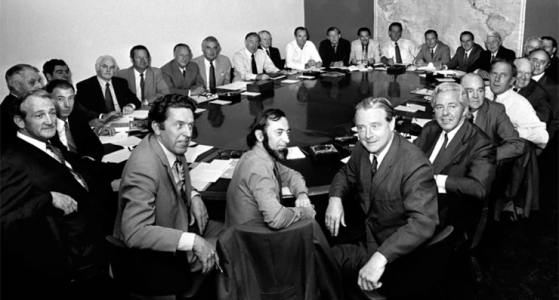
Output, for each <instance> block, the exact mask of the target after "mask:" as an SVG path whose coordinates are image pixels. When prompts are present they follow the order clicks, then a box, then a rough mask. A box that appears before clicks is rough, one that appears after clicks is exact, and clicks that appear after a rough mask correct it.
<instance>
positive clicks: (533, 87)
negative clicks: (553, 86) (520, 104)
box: [518, 79, 553, 126]
mask: <svg viewBox="0 0 559 300" xmlns="http://www.w3.org/2000/svg"><path fill="white" fill-rule="evenodd" d="M518 94H519V95H520V96H523V97H524V98H526V99H527V100H528V102H530V104H532V107H533V108H534V110H535V111H536V115H537V116H538V118H539V119H540V121H542V122H544V123H545V124H547V125H548V126H549V123H550V121H551V118H552V116H553V114H552V112H551V105H550V104H549V94H548V93H547V92H546V91H545V90H544V89H543V88H542V87H541V86H540V85H539V84H538V83H537V82H536V81H534V80H533V79H532V80H530V83H528V85H527V86H526V87H524V88H522V89H520V90H519V91H518Z"/></svg>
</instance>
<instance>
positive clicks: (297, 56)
mask: <svg viewBox="0 0 559 300" xmlns="http://www.w3.org/2000/svg"><path fill="white" fill-rule="evenodd" d="M294 35H295V40H293V41H291V42H290V43H289V44H287V46H285V67H287V68H291V69H296V70H304V69H308V68H320V67H321V66H322V58H320V54H318V51H316V46H315V45H314V43H313V42H311V41H309V40H308V39H309V38H310V37H309V31H308V30H307V29H306V28H305V27H297V28H295V32H294Z"/></svg>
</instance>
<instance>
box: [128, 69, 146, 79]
mask: <svg viewBox="0 0 559 300" xmlns="http://www.w3.org/2000/svg"><path fill="white" fill-rule="evenodd" d="M132 69H134V76H135V77H140V74H144V76H146V70H147V69H145V70H144V72H143V73H140V72H138V70H136V68H134V67H132Z"/></svg>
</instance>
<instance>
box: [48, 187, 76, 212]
mask: <svg viewBox="0 0 559 300" xmlns="http://www.w3.org/2000/svg"><path fill="white" fill-rule="evenodd" d="M50 194H51V195H52V206H54V207H56V208H58V209H61V210H62V211H64V215H67V214H70V213H73V212H75V211H78V202H76V200H74V199H72V197H70V196H68V195H64V194H61V193H58V192H50Z"/></svg>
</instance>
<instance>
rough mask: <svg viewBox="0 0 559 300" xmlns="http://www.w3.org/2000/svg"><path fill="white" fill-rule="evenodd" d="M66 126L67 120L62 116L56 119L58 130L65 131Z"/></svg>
mask: <svg viewBox="0 0 559 300" xmlns="http://www.w3.org/2000/svg"><path fill="white" fill-rule="evenodd" d="M68 125H70V124H68ZM65 126H66V121H62V120H61V119H60V118H58V119H56V131H58V132H60V131H64V130H65V128H64V127H65Z"/></svg>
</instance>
